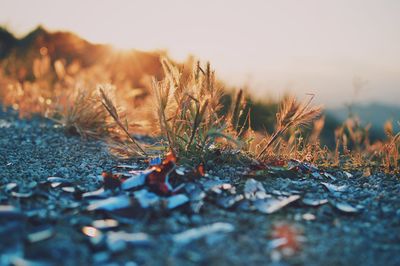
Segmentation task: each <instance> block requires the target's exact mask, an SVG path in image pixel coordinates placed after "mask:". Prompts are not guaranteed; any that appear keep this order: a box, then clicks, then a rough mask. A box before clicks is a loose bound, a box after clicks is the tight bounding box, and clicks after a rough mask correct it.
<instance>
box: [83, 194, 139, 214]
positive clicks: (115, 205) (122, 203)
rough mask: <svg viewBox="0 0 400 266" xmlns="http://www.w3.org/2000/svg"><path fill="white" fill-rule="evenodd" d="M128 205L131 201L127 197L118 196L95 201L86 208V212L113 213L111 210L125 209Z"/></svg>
mask: <svg viewBox="0 0 400 266" xmlns="http://www.w3.org/2000/svg"><path fill="white" fill-rule="evenodd" d="M130 205H131V199H130V198H129V197H128V196H127V195H120V196H115V197H110V198H107V199H103V200H95V201H93V202H92V203H91V204H90V205H89V206H88V207H87V210H88V211H94V210H104V211H113V210H118V209H123V208H127V207H129V206H130Z"/></svg>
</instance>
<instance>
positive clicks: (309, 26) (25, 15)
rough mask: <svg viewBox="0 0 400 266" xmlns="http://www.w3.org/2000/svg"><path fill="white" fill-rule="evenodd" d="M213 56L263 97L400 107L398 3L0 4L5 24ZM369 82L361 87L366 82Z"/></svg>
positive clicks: (222, 73) (131, 0) (18, 0)
mask: <svg viewBox="0 0 400 266" xmlns="http://www.w3.org/2000/svg"><path fill="white" fill-rule="evenodd" d="M38 24H41V25H43V26H44V27H45V28H47V29H49V30H69V31H73V32H75V33H77V34H78V35H80V36H81V37H84V38H86V39H87V40H89V41H92V42H96V43H107V44H111V45H113V46H115V47H118V48H123V49H129V48H135V49H140V50H154V49H166V50H168V51H169V53H170V55H171V56H172V57H173V58H176V59H178V60H184V59H185V58H186V57H187V56H188V55H189V54H193V55H195V56H196V57H197V58H199V59H201V60H204V61H207V60H209V61H210V62H211V64H212V66H213V67H214V68H215V69H216V72H217V75H218V76H219V77H220V78H221V79H222V80H223V81H225V82H226V83H227V84H229V85H233V86H237V87H240V86H245V85H247V86H248V87H249V88H250V90H251V92H252V93H253V94H255V95H257V96H259V97H271V96H272V97H275V98H276V97H280V96H282V95H283V94H284V93H285V92H291V93H294V94H296V95H297V96H299V97H304V96H305V94H307V93H314V94H316V97H315V99H316V102H318V103H322V104H324V105H325V106H327V107H333V106H340V105H343V104H345V103H349V102H353V101H354V102H360V103H366V102H384V103H390V104H393V105H397V106H399V105H400V102H399V99H400V1H398V0H375V1H373V0H332V1H328V0H326V1H322V0H276V1H272V0H263V1H255V0H248V1H236V0H226V1H221V0H201V1H198V0H197V1H190V0H186V1H185V0H182V1H178V0H168V1H163V0H160V1H151V0H147V1H135V0H126V1H123V0H112V1H111V0H110V1H106V0H85V1H81V0H68V1H54V0H35V1H29V0H26V1H22V0H8V1H6V0H0V25H3V26H6V27H7V28H8V29H10V30H12V31H13V32H16V33H17V34H18V36H23V35H24V34H26V33H27V32H29V31H30V30H32V29H34V28H35V27H36V26H37V25H38ZM360 84H361V85H360Z"/></svg>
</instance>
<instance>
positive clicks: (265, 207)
mask: <svg viewBox="0 0 400 266" xmlns="http://www.w3.org/2000/svg"><path fill="white" fill-rule="evenodd" d="M299 198H300V196H299V195H292V196H289V197H287V198H282V199H276V198H270V199H263V200H256V201H255V202H254V206H255V208H256V209H257V210H258V211H259V212H262V213H266V214H271V213H274V212H276V211H278V210H280V209H281V208H283V207H285V206H286V205H288V204H290V203H292V202H294V201H296V200H298V199H299Z"/></svg>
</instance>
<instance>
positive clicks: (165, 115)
mask: <svg viewBox="0 0 400 266" xmlns="http://www.w3.org/2000/svg"><path fill="white" fill-rule="evenodd" d="M162 66H163V69H164V73H165V79H164V80H162V81H155V80H154V81H153V91H154V96H155V99H156V103H157V119H158V123H159V127H160V133H161V135H162V136H164V137H165V139H166V140H167V145H168V147H169V149H170V150H172V151H173V152H174V153H175V154H177V155H178V156H180V157H183V158H185V157H186V158H191V159H193V160H196V161H198V159H200V160H204V159H205V157H207V154H209V152H210V151H211V149H213V148H223V147H226V145H228V144H232V143H236V138H235V137H234V135H233V134H231V132H230V131H229V130H228V127H229V125H231V124H228V122H227V121H228V120H229V121H232V119H238V115H239V114H238V113H239V112H240V111H239V108H240V107H239V106H235V109H234V114H233V115H227V114H225V115H223V114H220V110H221V108H222V105H221V97H222V95H223V90H222V87H221V85H220V84H218V82H217V81H216V80H215V73H214V72H213V71H212V70H211V67H210V64H207V66H206V68H205V69H204V70H203V68H202V67H201V66H200V64H199V63H198V64H197V65H196V67H195V68H194V70H193V72H192V73H191V75H189V76H188V77H185V76H184V75H182V71H180V70H179V69H178V68H177V67H176V66H174V65H172V64H171V63H170V62H169V61H168V60H166V59H163V60H162ZM228 117H231V118H232V119H228ZM235 123H236V122H235ZM196 157H197V158H196Z"/></svg>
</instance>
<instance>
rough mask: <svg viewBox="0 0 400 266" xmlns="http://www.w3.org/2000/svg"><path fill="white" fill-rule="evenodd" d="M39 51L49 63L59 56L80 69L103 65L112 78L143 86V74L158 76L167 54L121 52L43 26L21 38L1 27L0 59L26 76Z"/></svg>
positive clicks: (160, 52)
mask: <svg viewBox="0 0 400 266" xmlns="http://www.w3.org/2000/svg"><path fill="white" fill-rule="evenodd" d="M42 48H43V49H44V50H43V49H42ZM41 49H42V50H41ZM41 53H42V54H43V53H46V54H47V55H49V57H50V59H51V62H52V63H54V62H55V61H56V60H59V59H60V60H63V62H64V63H65V64H66V65H68V64H70V63H72V62H79V64H80V66H81V67H82V68H88V67H91V66H94V65H99V66H103V67H104V68H105V69H106V70H107V71H109V73H110V74H111V77H115V78H117V77H118V78H124V79H127V80H129V81H130V83H131V85H132V86H134V87H142V85H143V84H142V78H143V77H144V76H146V75H149V76H155V77H157V78H161V77H162V68H161V64H160V57H161V56H166V53H165V52H163V51H156V52H144V51H137V50H131V51H129V52H124V53H122V52H119V51H116V50H114V49H113V48H112V47H111V46H109V45H103V44H93V43H90V42H88V41H86V40H84V39H83V38H80V37H79V36H77V35H75V34H73V33H71V32H63V31H57V32H49V31H47V30H46V29H45V28H43V27H42V26H39V27H37V28H36V29H35V30H33V31H32V32H30V33H29V34H27V35H26V36H25V37H22V38H20V39H18V38H15V37H14V35H13V34H12V33H10V32H8V31H7V30H6V29H4V28H0V60H7V59H12V60H10V61H13V64H14V65H17V66H19V67H20V66H23V67H25V68H26V70H27V71H26V73H27V74H26V77H25V78H26V79H32V77H33V74H32V65H33V61H34V60H35V58H40V57H41V56H42V54H41ZM111 81H112V80H111Z"/></svg>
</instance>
